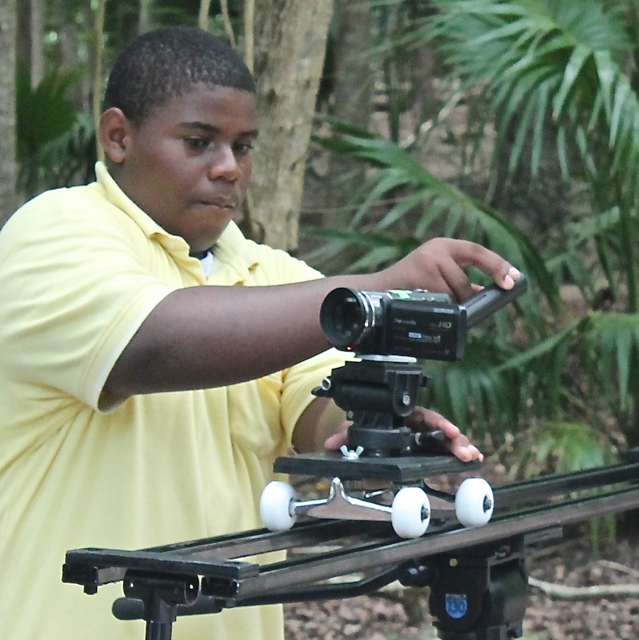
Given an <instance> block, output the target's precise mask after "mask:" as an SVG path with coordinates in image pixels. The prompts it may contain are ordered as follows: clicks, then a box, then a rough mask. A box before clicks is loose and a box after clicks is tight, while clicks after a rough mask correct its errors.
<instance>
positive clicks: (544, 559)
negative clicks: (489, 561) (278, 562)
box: [285, 532, 639, 640]
mask: <svg viewBox="0 0 639 640" xmlns="http://www.w3.org/2000/svg"><path fill="white" fill-rule="evenodd" d="M573 535H575V534H573ZM638 543H639V538H636V539H634V538H625V539H618V540H617V542H616V543H612V544H611V543H608V544H606V545H605V548H604V549H602V550H601V552H600V553H599V554H596V555H595V554H593V552H592V548H591V546H590V543H589V540H588V535H587V532H583V533H582V534H581V535H576V537H574V538H571V539H569V540H565V539H564V540H562V541H561V542H559V543H555V544H553V545H552V546H546V547H543V548H542V549H538V550H535V551H534V552H532V553H530V554H529V557H528V561H527V564H528V571H529V573H530V575H531V576H533V577H536V578H539V579H541V580H545V581H548V582H553V583H556V584H562V585H569V586H588V585H606V584H635V585H639V544H638ZM633 571H634V572H635V573H633ZM411 591H412V594H404V595H413V596H417V598H418V601H417V602H416V603H415V602H410V600H409V601H408V603H409V604H410V606H408V607H404V606H403V605H402V604H401V603H400V602H394V601H392V600H390V599H388V598H387V597H384V596H383V595H374V596H366V597H358V598H352V599H349V600H342V601H329V602H322V603H302V604H292V605H286V608H285V610H286V616H287V621H286V634H287V640H311V639H316V638H323V639H324V640H337V639H339V638H361V639H367V640H405V639H406V640H408V639H416V638H418V639H420V640H427V639H432V638H437V637H438V636H437V635H436V631H435V630H434V629H433V627H432V625H431V618H430V615H429V614H428V607H427V598H428V591H427V590H426V589H425V590H423V595H422V593H416V591H415V590H411ZM393 593H394V594H396V595H400V596H401V595H402V592H400V591H395V590H394V591H393ZM415 605H417V610H416V606H415ZM420 606H421V608H422V611H421V612H420V611H419V608H420ZM420 613H421V615H420ZM411 616H412V618H413V619H411ZM524 638H525V639H526V640H604V639H605V640H612V639H615V640H636V639H637V638H639V597H637V596H635V597H623V596H615V597H614V598H602V597H593V598H589V599H581V600H576V601H574V600H562V599H558V598H555V597H548V596H546V595H545V594H544V593H542V592H541V591H539V590H538V589H535V588H529V596H528V608H527V613H526V617H525V620H524Z"/></svg>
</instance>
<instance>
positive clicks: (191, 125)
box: [180, 120, 259, 137]
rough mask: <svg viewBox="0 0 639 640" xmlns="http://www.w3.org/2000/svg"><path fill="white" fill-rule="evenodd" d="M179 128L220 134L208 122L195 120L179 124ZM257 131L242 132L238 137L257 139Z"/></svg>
mask: <svg viewBox="0 0 639 640" xmlns="http://www.w3.org/2000/svg"><path fill="white" fill-rule="evenodd" d="M180 127H184V128H185V129H198V130H200V131H202V130H204V131H206V132H208V133H220V128H219V127H216V126H214V125H212V124H209V123H208V122H198V121H197V120H195V121H193V122H180ZM258 133H259V132H258V130H257V129H251V130H249V131H242V132H241V133H240V136H242V137H244V136H253V137H257V134H258Z"/></svg>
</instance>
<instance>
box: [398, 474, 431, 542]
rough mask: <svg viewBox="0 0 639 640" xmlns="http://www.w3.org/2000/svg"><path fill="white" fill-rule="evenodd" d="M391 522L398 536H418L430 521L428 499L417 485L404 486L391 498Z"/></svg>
mask: <svg viewBox="0 0 639 640" xmlns="http://www.w3.org/2000/svg"><path fill="white" fill-rule="evenodd" d="M391 523H392V525H393V529H394V530H395V533H396V534H397V535H398V536H399V537H400V538H419V536H421V535H424V533H425V532H426V529H428V525H429V523H430V500H429V499H428V496H427V495H426V492H425V491H423V490H422V489H420V488H419V487H404V488H403V489H400V490H399V491H398V492H397V494H396V495H395V497H394V498H393V504H392V506H391Z"/></svg>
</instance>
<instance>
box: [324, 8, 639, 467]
mask: <svg viewBox="0 0 639 640" xmlns="http://www.w3.org/2000/svg"><path fill="white" fill-rule="evenodd" d="M376 4H377V6H380V7H382V6H383V7H386V8H388V7H395V9H397V7H398V5H400V4H402V3H401V2H400V1H399V0H380V1H379V2H378V3H376ZM429 5H430V7H431V8H432V9H433V11H432V14H431V15H429V14H428V13H424V14H422V15H421V16H420V17H419V19H415V20H414V21H413V22H412V23H411V25H410V26H411V27H412V28H408V29H404V31H403V33H402V37H401V38H398V39H397V40H396V41H395V42H394V43H392V45H391V44H389V43H387V44H388V47H389V48H390V47H391V46H393V47H395V50H396V51H398V50H400V49H401V50H406V49H407V48H410V47H416V46H429V47H432V48H433V49H434V50H435V52H436V53H437V55H438V58H439V61H440V63H441V64H443V65H444V68H445V69H448V70H449V76H450V81H451V82H450V84H451V86H454V87H455V91H457V92H461V93H462V94H463V95H464V97H465V99H466V100H467V101H468V102H469V104H470V108H471V111H470V113H471V117H470V122H469V133H468V136H467V137H466V138H465V140H467V141H468V142H469V144H470V145H471V148H470V150H469V153H468V157H469V159H471V160H472V159H473V158H475V157H476V155H477V153H478V151H479V149H480V148H484V147H485V145H484V140H485V136H486V134H487V133H488V132H489V131H494V132H495V133H496V139H495V145H494V154H493V165H492V166H493V172H494V174H493V175H494V176H497V175H498V174H499V173H500V172H502V173H503V170H504V169H503V167H504V166H505V167H506V173H507V174H508V176H509V180H522V177H523V178H524V179H527V180H530V181H531V182H534V181H536V180H539V179H540V174H541V168H542V163H544V162H548V159H549V157H550V156H551V155H552V160H553V162H554V163H556V166H557V167H558V169H559V170H560V171H561V176H562V177H563V179H564V180H565V181H566V183H567V184H570V185H575V184H576V181H578V183H579V184H580V185H581V187H582V201H583V202H582V208H581V211H580V214H579V216H575V217H574V219H572V220H571V219H568V220H566V221H565V223H564V224H563V225H562V233H561V234H559V236H558V242H556V243H554V244H553V243H552V242H549V243H547V244H545V245H543V246H536V244H535V242H534V241H533V240H531V239H529V238H528V237H526V235H525V234H524V233H522V232H521V231H520V230H519V229H518V227H517V226H516V225H515V224H514V223H513V221H512V220H511V219H509V218H508V217H507V216H506V215H504V214H502V213H500V212H499V211H496V210H494V209H493V208H492V207H490V206H489V205H488V204H486V203H484V202H480V201H478V200H477V199H475V198H472V197H470V196H469V195H468V194H467V193H465V192H464V191H463V190H461V189H459V188H458V187H457V186H453V185H452V184H447V183H444V182H442V181H440V180H438V179H437V178H436V177H435V176H433V175H432V174H431V173H430V172H428V171H427V170H426V169H425V168H424V167H422V166H421V165H420V164H419V163H418V162H417V161H416V160H415V159H414V157H413V156H412V155H411V154H412V152H413V150H414V149H413V148H412V147H409V148H407V149H404V148H401V147H400V146H399V145H398V144H397V143H396V142H393V141H389V140H382V139H379V138H377V137H375V136H372V135H371V134H369V133H367V132H364V131H361V130H358V129H356V128H353V127H349V126H346V125H344V124H343V123H332V134H331V135H330V136H327V137H325V138H324V139H323V140H321V144H322V145H323V146H324V147H325V148H326V149H329V150H331V151H333V152H335V153H341V154H345V155H347V156H349V157H350V158H353V160H355V161H359V162H365V163H366V164H367V166H368V167H369V169H368V171H367V176H368V180H367V182H366V183H365V184H363V185H362V188H361V190H360V192H359V193H357V194H354V200H353V202H354V204H355V209H354V214H353V215H352V216H351V217H350V218H349V219H342V220H340V221H339V230H326V229H324V230H322V237H323V238H324V239H326V242H325V244H324V246H323V247H321V249H320V250H318V251H317V252H316V253H315V254H314V256H313V258H314V259H316V260H318V261H320V263H322V261H323V264H325V265H334V266H335V268H337V269H342V268H343V267H344V266H345V265H350V268H351V269H352V270H354V271H357V270H373V269H378V268H381V267H384V266H386V265H387V264H388V263H389V262H390V261H392V260H395V259H397V258H398V257H401V256H402V255H404V254H405V253H406V252H408V251H410V250H411V249H412V248H414V247H416V246H417V245H418V244H419V243H420V242H421V241H422V239H423V238H425V237H429V236H432V235H436V234H437V235H449V236H458V237H464V238H467V239H471V240H475V241H477V242H480V243H482V244H484V245H486V246H488V247H490V248H492V249H494V250H495V251H497V252H498V253H501V254H502V255H504V256H505V257H506V258H508V259H509V260H510V261H511V262H513V263H514V264H516V265H517V266H519V267H521V268H522V270H523V271H524V272H525V273H526V274H527V275H528V277H529V279H530V280H531V281H532V282H533V288H532V293H531V294H529V295H528V296H526V297H525V298H524V299H523V300H522V301H521V304H519V305H518V311H519V313H520V316H519V319H518V320H517V323H518V324H517V326H518V332H517V334H518V337H517V344H516V345H514V344H513V341H512V340H511V341H509V340H508V339H507V333H508V331H503V325H505V324H507V322H505V321H504V318H507V319H508V320H510V321H511V322H512V321H513V318H512V316H511V315H504V316H502V319H498V322H497V331H492V332H491V331H490V330H487V331H485V332H482V333H481V339H479V336H480V334H479V333H477V339H475V338H473V339H472V340H471V342H470V343H469V348H468V353H467V356H466V358H465V360H464V362H462V363H457V364H454V365H446V366H444V365H439V364H437V365H435V366H433V367H432V370H433V371H436V373H437V376H434V377H437V380H436V381H435V383H434V386H433V389H432V391H431V398H432V399H433V402H434V403H435V404H436V406H437V407H438V408H439V409H440V410H442V411H443V412H444V413H447V414H448V415H450V416H451V417H452V418H453V419H455V420H458V421H460V423H461V425H462V426H464V425H466V424H473V425H474V426H477V425H481V426H482V427H484V426H487V425H489V426H490V427H491V429H492V430H493V431H495V430H496V429H497V425H499V424H503V420H507V425H508V426H506V427H505V429H513V428H516V425H517V423H519V425H523V424H525V421H526V420H529V419H533V418H534V419H535V421H536V422H538V423H540V424H548V425H566V424H571V423H578V422H579V423H581V422H583V423H584V424H600V420H599V417H600V415H602V413H601V412H603V415H606V416H608V417H609V418H610V417H612V418H614V419H615V420H616V421H617V422H618V424H619V426H621V428H622V429H624V431H625V434H626V437H627V438H628V441H629V443H630V444H636V443H637V442H638V441H639V428H638V427H637V424H636V423H637V420H636V417H637V416H639V376H637V374H636V372H637V371H639V349H638V342H637V339H638V335H639V334H637V328H638V326H639V325H638V321H639V316H638V315H637V314H638V313H639V276H638V273H637V271H638V269H639V260H638V258H637V252H638V251H639V242H638V240H639V226H638V222H639V215H638V205H639V191H638V186H639V185H638V181H637V176H639V96H638V94H637V86H638V85H637V66H636V63H637V60H639V46H638V44H637V43H638V42H639V40H638V39H637V37H636V35H637V33H638V30H637V24H639V18H638V14H637V8H636V6H635V4H634V3H630V2H628V3H625V2H623V3H615V4H612V3H609V2H603V1H602V0H519V1H505V0H504V1H501V2H495V1H494V0H434V1H433V2H431V3H429ZM389 48H387V49H385V50H384V51H383V53H384V55H388V51H389ZM380 51H381V50H380ZM433 121H434V122H435V123H436V122H437V118H436V117H435V118H434V119H433ZM391 137H392V136H391ZM549 154H550V155H549ZM553 154H554V155H553ZM504 158H505V164H504ZM523 167H525V168H526V169H527V171H528V175H527V177H526V176H523V174H522V173H521V170H522V168H523ZM493 179H496V178H495V177H493ZM584 196H585V197H584ZM584 207H585V208H584ZM566 281H568V282H570V283H576V284H577V285H578V286H579V287H580V289H581V291H582V293H583V297H584V306H585V309H584V310H582V311H581V312H580V313H579V314H578V315H577V316H576V317H570V316H568V317H566V318H564V319H560V318H558V317H557V316H558V311H559V310H560V307H558V306H557V299H558V298H557V291H558V288H559V287H560V286H561V285H562V284H563V283H564V282H566ZM542 295H543V296H545V298H546V300H547V302H548V303H549V304H548V305H546V304H544V303H543V302H542V299H541V296H542ZM498 315H500V314H498ZM500 324H501V325H502V329H500V326H499V325H500ZM489 327H490V325H489ZM507 328H508V327H507ZM474 331H478V330H474ZM511 332H512V331H511ZM522 347H524V349H523V350H522ZM573 432H574V430H573V431H570V433H573ZM544 433H546V435H547V436H548V438H550V435H549V434H550V433H552V434H555V435H556V436H557V438H559V440H558V443H559V444H558V446H561V447H564V444H565V443H564V444H561V442H562V438H563V436H562V435H561V430H560V429H558V428H553V429H551V430H550V431H547V432H544ZM577 442H578V443H581V444H582V445H583V446H584V449H583V450H584V451H585V450H586V449H587V447H586V444H585V442H584V441H583V438H582V439H581V440H580V439H579V438H577ZM575 446H577V445H575ZM563 458H564V459H565V460H566V461H570V460H572V461H575V464H585V463H586V462H587V456H586V455H585V454H584V455H581V456H578V455H574V456H572V457H571V453H570V450H568V449H566V453H565V454H563ZM566 464H569V462H566ZM570 464H572V463H570Z"/></svg>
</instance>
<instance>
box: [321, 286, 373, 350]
mask: <svg viewBox="0 0 639 640" xmlns="http://www.w3.org/2000/svg"><path fill="white" fill-rule="evenodd" d="M366 319H367V318H366V310H365V308H364V306H363V305H362V302H361V300H360V299H359V297H358V296H357V295H356V293H355V292H354V291H352V290H351V289H343V288H342V289H334V290H333V291H331V292H330V293H329V294H328V295H327V296H326V298H325V299H324V302H323V303H322V307H321V309H320V324H321V325H322V330H323V331H324V335H325V336H326V337H327V338H328V341H329V342H330V343H331V344H332V345H333V346H335V347H340V348H344V347H349V346H353V345H354V344H355V343H356V342H357V341H358V340H359V338H360V337H361V335H362V333H363V331H364V327H365V326H366Z"/></svg>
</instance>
